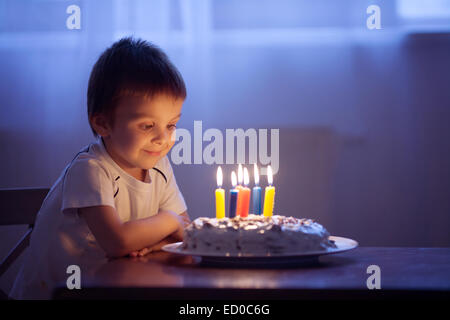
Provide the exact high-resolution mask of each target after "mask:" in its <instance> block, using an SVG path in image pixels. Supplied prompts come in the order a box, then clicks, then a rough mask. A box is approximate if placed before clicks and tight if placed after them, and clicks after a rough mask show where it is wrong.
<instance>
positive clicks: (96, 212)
mask: <svg viewBox="0 0 450 320" xmlns="http://www.w3.org/2000/svg"><path fill="white" fill-rule="evenodd" d="M78 212H79V214H80V216H82V217H83V218H84V219H85V221H86V223H87V225H88V227H89V229H90V230H91V232H92V233H93V235H94V236H95V238H96V240H97V241H98V243H99V245H100V246H101V247H102V248H103V249H104V250H105V252H106V253H107V255H108V256H111V257H121V256H125V255H127V254H129V253H130V252H133V251H136V250H139V249H142V248H144V247H151V246H153V245H155V244H157V243H158V242H160V241H161V240H162V239H165V238H167V237H168V236H169V235H172V234H173V235H174V236H175V237H177V238H179V237H180V234H181V235H182V232H183V231H182V230H183V227H184V222H183V218H182V217H180V216H179V215H177V214H175V213H174V212H171V211H160V212H159V213H158V214H157V215H155V216H152V217H148V218H144V219H139V220H133V221H127V222H122V221H121V220H120V218H119V216H118V214H117V211H116V209H114V208H113V207H110V206H95V207H86V208H79V209H78Z"/></svg>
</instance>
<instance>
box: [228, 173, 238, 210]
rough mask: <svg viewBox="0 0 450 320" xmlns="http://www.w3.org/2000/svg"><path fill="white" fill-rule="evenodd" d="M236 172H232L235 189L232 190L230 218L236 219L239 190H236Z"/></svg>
mask: <svg viewBox="0 0 450 320" xmlns="http://www.w3.org/2000/svg"><path fill="white" fill-rule="evenodd" d="M236 180H237V179H236V172H234V171H233V172H231V184H232V185H233V189H231V190H230V212H229V217H230V218H234V217H236V207H237V200H238V194H239V190H238V189H236V184H237V181H236Z"/></svg>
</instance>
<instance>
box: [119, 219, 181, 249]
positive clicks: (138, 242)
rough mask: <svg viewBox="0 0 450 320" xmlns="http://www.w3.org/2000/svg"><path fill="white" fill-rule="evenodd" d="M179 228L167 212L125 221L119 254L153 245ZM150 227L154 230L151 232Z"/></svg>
mask: <svg viewBox="0 0 450 320" xmlns="http://www.w3.org/2000/svg"><path fill="white" fill-rule="evenodd" d="M177 228H178V225H177V223H176V221H175V220H174V219H172V218H171V217H170V214H167V213H166V212H160V213H158V214H157V215H155V216H152V217H149V218H145V219H139V220H133V221H128V222H125V223H123V225H122V228H121V229H122V230H121V233H122V239H123V243H122V248H121V250H119V251H120V252H119V256H123V255H126V254H128V253H130V252H132V251H136V250H140V249H142V248H144V247H152V246H154V245H155V244H158V243H159V242H161V240H162V239H165V238H167V237H168V236H170V235H171V234H172V233H174V232H175V231H176V230H177ZM150 229H151V230H152V232H149V230H150Z"/></svg>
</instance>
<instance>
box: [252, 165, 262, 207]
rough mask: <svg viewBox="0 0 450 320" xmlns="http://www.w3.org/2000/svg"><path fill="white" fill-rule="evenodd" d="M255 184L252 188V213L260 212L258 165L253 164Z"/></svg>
mask: <svg viewBox="0 0 450 320" xmlns="http://www.w3.org/2000/svg"><path fill="white" fill-rule="evenodd" d="M253 169H254V176H255V186H254V187H253V189H252V202H253V213H254V214H258V215H259V214H261V187H260V186H259V172H258V166H257V165H256V163H255V164H254V167H253Z"/></svg>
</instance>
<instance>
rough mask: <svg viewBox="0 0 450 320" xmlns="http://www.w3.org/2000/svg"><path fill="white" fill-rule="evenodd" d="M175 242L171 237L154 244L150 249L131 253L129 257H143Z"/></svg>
mask: <svg viewBox="0 0 450 320" xmlns="http://www.w3.org/2000/svg"><path fill="white" fill-rule="evenodd" d="M174 242H177V239H175V238H173V237H172V236H168V237H167V238H165V239H163V240H161V241H160V242H159V243H157V244H155V245H154V246H152V247H148V248H144V249H141V250H137V251H133V252H131V253H130V254H129V256H130V257H143V256H145V255H146V254H148V253H150V252H153V251H159V250H161V248H162V247H164V246H165V245H166V244H170V243H174Z"/></svg>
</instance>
